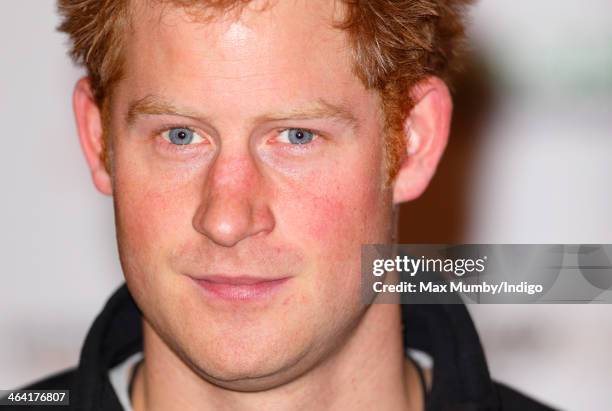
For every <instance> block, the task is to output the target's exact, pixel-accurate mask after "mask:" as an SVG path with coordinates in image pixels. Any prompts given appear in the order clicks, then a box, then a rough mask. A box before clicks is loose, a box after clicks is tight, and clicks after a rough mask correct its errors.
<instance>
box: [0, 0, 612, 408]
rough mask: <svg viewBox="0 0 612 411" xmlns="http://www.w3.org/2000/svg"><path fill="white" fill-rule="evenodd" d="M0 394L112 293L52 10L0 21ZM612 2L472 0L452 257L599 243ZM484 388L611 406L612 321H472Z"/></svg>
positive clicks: (605, 200)
mask: <svg viewBox="0 0 612 411" xmlns="http://www.w3.org/2000/svg"><path fill="white" fill-rule="evenodd" d="M0 10H1V14H0V120H1V127H2V128H1V130H0V135H1V136H2V140H3V141H2V142H3V144H2V149H1V150H0V187H1V189H2V202H1V205H0V223H1V227H2V231H1V232H0V250H2V251H1V254H0V255H1V256H2V264H3V274H2V279H3V281H2V287H0V364H1V365H0V388H4V389H8V388H14V387H17V386H20V385H23V384H24V383H26V382H29V381H31V380H32V379H35V378H38V377H40V376H42V375H44V374H47V373H49V372H53V371H56V370H59V369H61V368H64V367H66V366H69V365H72V364H75V363H76V362H77V361H78V353H79V349H80V346H81V343H82V341H83V338H84V336H85V334H86V332H87V329H88V327H89V325H90V324H91V322H92V320H93V318H94V316H95V315H96V314H97V313H98V311H99V310H100V308H101V306H102V305H103V303H104V301H105V300H106V298H107V297H108V296H109V295H110V293H111V292H112V290H113V289H114V288H116V287H117V286H118V285H119V284H120V283H121V282H122V276H121V270H120V267H119V263H118V259H117V253H116V248H115V241H114V226H113V217H112V203H111V200H110V199H109V198H105V197H103V196H101V195H99V194H98V193H97V192H96V191H95V190H94V188H93V185H92V184H91V182H90V177H89V173H88V171H87V167H86V165H85V161H84V159H83V158H82V156H81V154H80V148H79V146H78V141H77V138H76V134H75V129H74V125H73V119H72V111H71V107H70V95H71V91H72V87H73V84H74V82H75V80H76V79H77V78H78V77H79V75H80V74H81V70H79V69H77V68H75V67H73V66H72V65H71V63H70V61H69V59H68V58H67V57H66V54H65V53H66V47H65V42H66V39H65V38H64V37H63V36H62V35H60V34H58V33H56V32H55V31H54V28H55V27H56V26H57V24H58V17H57V16H56V14H55V10H54V2H53V1H52V0H28V1H25V0H20V1H8V0H4V1H3V2H2V4H1V6H0ZM610 16H612V2H609V1H606V0H589V1H583V2H576V1H564V2H559V1H554V0H537V1H531V2H519V3H517V2H515V1H511V0H496V1H488V2H487V1H483V2H482V3H480V4H479V5H478V6H477V7H476V8H475V9H474V11H473V13H472V26H471V27H472V29H471V36H472V39H473V44H474V45H475V47H476V48H477V50H478V53H479V54H480V55H481V57H482V58H483V59H484V60H485V61H486V62H487V64H488V65H489V66H490V67H491V68H492V69H493V72H492V75H493V80H494V84H495V92H496V94H497V96H498V100H497V103H496V106H495V109H494V110H492V112H491V113H490V115H489V117H488V118H487V121H486V125H485V131H484V133H485V135H486V138H485V139H483V140H482V141H483V143H482V147H480V148H479V150H480V151H479V153H480V154H479V155H478V156H477V158H476V162H475V165H474V166H475V167H476V170H477V172H475V173H473V174H474V180H473V183H472V184H471V193H470V203H471V207H470V209H469V210H470V214H469V216H468V225H467V231H466V233H465V242H473V243H478V242H481V243H486V242H498V243H612V213H611V212H610V210H612V184H610V178H611V177H612V162H611V161H610V157H611V155H612V138H611V137H612V109H611V107H612V24H611V23H612V21H611V20H612V18H611V17H610ZM470 310H471V311H472V313H473V315H474V318H475V321H476V325H477V328H478V329H479V331H480V333H481V337H482V340H483V342H484V345H485V350H486V352H487V356H488V359H489V361H490V368H491V371H492V374H493V376H494V377H495V378H497V379H499V380H501V381H504V382H507V383H509V384H511V385H513V386H515V387H518V388H520V389H522V390H523V391H525V392H527V393H529V394H531V395H533V396H535V397H537V398H540V399H542V400H546V401H548V402H549V403H550V404H552V405H556V406H558V407H561V408H562V409H568V410H609V409H611V407H612V401H611V400H610V394H609V392H608V388H609V386H610V385H611V384H612V353H611V347H612V315H611V314H612V307H610V306H601V305H599V306H579V305H568V306H470Z"/></svg>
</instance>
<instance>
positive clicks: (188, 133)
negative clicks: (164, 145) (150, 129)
mask: <svg viewBox="0 0 612 411" xmlns="http://www.w3.org/2000/svg"><path fill="white" fill-rule="evenodd" d="M162 137H163V138H165V139H166V140H168V141H169V142H171V143H172V144H176V145H181V146H183V145H187V144H192V143H199V142H200V141H202V140H203V138H202V137H200V136H199V135H198V133H196V132H194V131H193V130H190V129H188V128H185V127H174V128H171V129H170V130H167V131H164V132H163V133H162Z"/></svg>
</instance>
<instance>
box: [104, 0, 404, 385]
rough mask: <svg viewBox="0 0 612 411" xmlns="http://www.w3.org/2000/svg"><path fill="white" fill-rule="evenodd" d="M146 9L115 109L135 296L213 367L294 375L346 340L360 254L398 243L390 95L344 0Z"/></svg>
mask: <svg viewBox="0 0 612 411" xmlns="http://www.w3.org/2000/svg"><path fill="white" fill-rule="evenodd" d="M134 10H135V17H134V19H133V27H132V30H133V32H131V33H130V34H129V36H128V37H127V40H126V41H127V42H126V47H127V50H126V54H125V56H126V61H125V66H124V69H125V70H124V75H125V76H124V78H123V79H122V80H121V82H120V83H119V84H118V85H117V87H116V89H115V93H114V95H113V100H112V106H111V107H112V108H111V135H112V138H113V150H114V153H113V162H114V173H115V174H114V202H115V209H116V219H117V235H118V241H119V250H120V255H121V261H122V265H123V269H124V272H125V275H126V279H127V282H128V286H129V288H130V290H131V292H132V294H133V295H134V297H135V299H136V301H137V303H138V305H139V307H140V308H141V309H142V311H143V313H144V316H145V318H146V320H147V321H148V323H149V324H150V325H151V326H152V328H153V329H154V330H155V331H156V333H157V334H158V335H159V336H160V337H161V338H162V339H163V341H164V342H165V343H166V344H167V345H168V346H169V347H171V348H172V350H173V351H174V352H176V353H177V354H178V355H179V356H180V358H182V359H183V361H186V362H187V363H188V364H189V365H190V366H191V368H193V369H194V370H196V371H197V372H198V373H199V374H200V375H202V376H204V377H206V378H209V379H211V380H212V381H214V382H216V383H218V384H221V385H226V386H229V387H241V388H243V389H254V388H263V387H266V386H270V385H274V384H279V383H282V382H284V381H286V380H287V379H290V378H293V377H295V376H296V375H298V374H299V373H302V372H304V371H305V370H307V369H308V368H309V367H312V366H313V365H314V364H316V363H317V361H319V360H320V359H321V358H322V357H323V356H324V355H326V354H328V353H329V352H331V350H333V349H334V348H336V347H338V346H339V345H340V344H341V343H342V342H343V340H345V339H346V338H347V335H348V333H349V332H350V331H351V330H352V328H353V327H354V326H355V324H356V321H358V320H359V318H360V316H362V315H363V313H364V308H363V305H362V304H361V301H360V289H359V286H360V246H361V245H362V244H364V243H383V242H388V241H389V240H390V237H391V231H392V227H391V221H392V218H391V217H392V199H391V191H390V190H389V189H388V188H385V181H386V178H387V173H386V168H385V166H384V164H383V152H384V150H383V146H384V138H383V135H382V114H381V112H380V101H379V97H378V95H377V94H376V93H374V92H371V91H368V90H366V89H365V88H364V86H363V85H362V83H361V82H360V81H359V79H358V78H357V77H356V76H355V75H354V74H353V71H352V69H353V61H352V60H351V55H350V47H349V45H348V41H347V37H346V34H345V33H344V32H343V31H341V30H339V29H335V28H333V27H332V22H333V18H334V13H337V12H338V11H339V9H338V8H336V9H334V2H332V1H326V0H321V1H319V0H316V1H315V0H308V1H283V2H278V3H276V2H274V3H271V5H270V7H268V8H264V9H262V8H261V7H257V5H256V4H255V5H249V6H248V7H247V8H246V9H245V10H244V11H243V12H242V14H241V16H240V18H239V19H230V18H228V19H225V18H218V19H213V20H210V21H204V20H201V19H200V20H198V19H194V18H193V17H194V14H193V13H191V14H190V13H187V12H185V11H184V10H183V9H181V8H177V7H174V6H169V5H161V4H159V3H157V2H150V4H147V5H146V7H145V6H144V5H142V4H141V5H138V6H136V7H135V9H134ZM336 18H339V16H338V15H337V14H336ZM264 280H265V281H264ZM268 280H275V281H268ZM253 283H254V284H253Z"/></svg>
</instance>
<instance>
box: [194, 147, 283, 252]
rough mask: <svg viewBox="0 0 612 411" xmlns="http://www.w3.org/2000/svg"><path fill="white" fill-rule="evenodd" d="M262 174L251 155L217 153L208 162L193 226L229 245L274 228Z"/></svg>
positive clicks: (222, 244) (218, 242) (213, 238)
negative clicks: (234, 155)
mask: <svg viewBox="0 0 612 411" xmlns="http://www.w3.org/2000/svg"><path fill="white" fill-rule="evenodd" d="M268 200H269V195H268V192H267V187H266V184H265V181H264V177H263V176H262V174H261V172H260V171H259V169H258V167H257V165H256V164H255V162H254V161H253V159H251V158H248V157H241V158H233V159H232V158H225V157H224V156H223V155H220V156H219V157H217V159H216V160H215V162H214V163H213V164H212V165H211V168H210V170H209V173H208V176H207V178H206V181H205V182H204V190H203V196H202V202H201V204H200V206H199V207H198V210H197V212H196V214H195V215H194V218H193V227H194V228H195V229H196V231H198V232H199V233H201V234H203V235H205V236H206V237H208V238H209V239H210V240H211V241H212V242H214V243H215V244H217V245H220V246H223V247H233V246H235V245H236V244H238V243H239V242H241V241H243V240H245V239H247V238H250V237H253V236H256V235H258V234H261V233H268V232H271V231H272V230H273V229H274V225H275V222H274V216H273V214H272V211H271V210H270V207H269V204H268Z"/></svg>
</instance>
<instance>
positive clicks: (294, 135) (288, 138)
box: [279, 128, 315, 144]
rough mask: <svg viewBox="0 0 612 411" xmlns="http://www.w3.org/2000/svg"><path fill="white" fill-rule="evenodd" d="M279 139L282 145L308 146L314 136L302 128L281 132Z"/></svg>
mask: <svg viewBox="0 0 612 411" xmlns="http://www.w3.org/2000/svg"><path fill="white" fill-rule="evenodd" d="M279 138H280V140H281V141H282V142H283V143H291V144H308V143H310V142H311V141H312V140H313V139H314V138H315V134H314V133H313V132H312V131H308V130H305V129H303V128H288V129H286V130H283V131H281V133H280V134H279Z"/></svg>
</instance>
